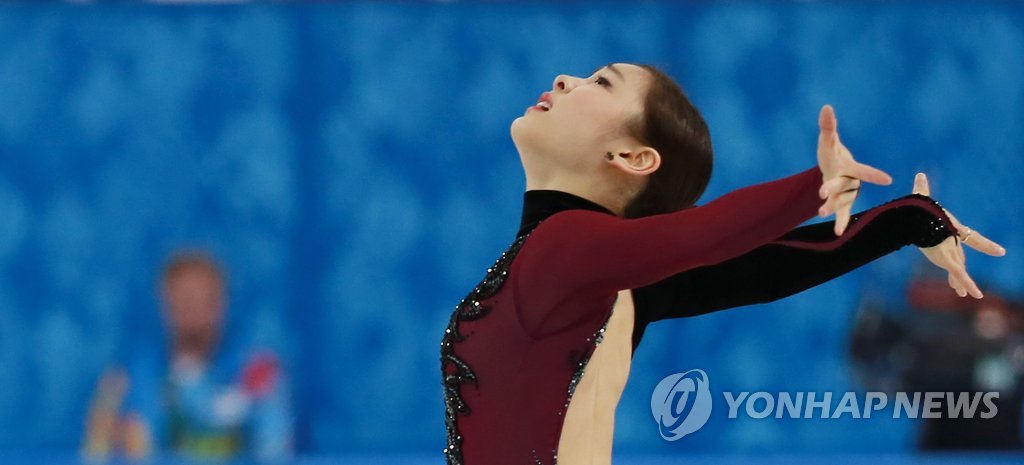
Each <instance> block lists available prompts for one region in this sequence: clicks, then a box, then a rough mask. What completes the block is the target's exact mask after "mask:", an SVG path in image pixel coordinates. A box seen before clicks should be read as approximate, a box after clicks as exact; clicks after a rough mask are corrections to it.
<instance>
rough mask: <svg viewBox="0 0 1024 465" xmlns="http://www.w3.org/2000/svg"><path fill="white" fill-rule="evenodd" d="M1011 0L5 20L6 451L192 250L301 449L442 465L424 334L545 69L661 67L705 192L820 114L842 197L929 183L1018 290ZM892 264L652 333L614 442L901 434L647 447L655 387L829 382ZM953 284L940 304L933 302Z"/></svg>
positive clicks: (398, 7)
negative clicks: (205, 260)
mask: <svg viewBox="0 0 1024 465" xmlns="http://www.w3.org/2000/svg"><path fill="white" fill-rule="evenodd" d="M1022 57H1024V7H1021V6H1018V5H1017V4H1015V3H1012V2H1004V3H997V2H972V3H970V4H969V5H957V4H953V3H947V2H935V3H930V2H913V3H910V4H891V3H879V4H873V3H866V2H840V3H829V4H808V3H782V2H763V3H757V2H728V3H713V2H692V3H686V4H668V3H642V4H636V5H632V4H629V5H627V4H617V3H600V4H584V3H568V4H559V5H544V4H535V3H529V4H476V3H457V4H432V3H396V4H369V3H356V4H345V5H301V6H281V5H278V6H217V7H210V6H205V7H180V6H179V7H156V6H131V5H119V6H96V7H81V6H61V5H51V6H26V5H21V6H5V7H3V8H2V9H0V368H2V372H3V381H2V382H0V451H7V452H26V451H38V450H58V451H60V450H64V451H73V450H75V449H76V448H77V447H78V444H79V442H80V439H81V437H82V427H83V422H84V416H85V409H86V404H87V400H88V398H89V396H90V394H91V391H92V389H93V384H94V382H95V380H96V378H97V376H98V375H99V373H100V372H101V370H102V369H103V368H104V367H105V366H107V364H109V363H111V362H113V361H115V360H120V359H124V358H126V357H128V356H129V355H130V354H131V353H132V352H133V351H136V350H140V349H139V348H140V347H143V346H149V345H152V344H158V343H159V341H160V338H161V337H162V332H161V329H160V328H161V323H160V315H159V312H158V306H157V301H156V297H155V293H154V290H155V286H156V281H157V276H158V273H159V267H160V266H161V264H162V261H163V259H164V258H165V256H166V255H167V254H168V253H169V252H170V251H172V250H174V249H176V248H178V247H180V246H202V247H209V248H210V249H211V250H213V251H214V252H215V253H216V254H217V255H218V256H220V257H221V258H223V260H224V261H225V263H226V264H227V266H228V269H229V273H230V292H231V300H230V311H229V331H228V340H227V344H229V345H233V346H235V347H250V346H266V347H272V348H275V349H276V350H278V351H280V353H281V354H282V356H283V358H284V361H285V364H286V366H287V367H288V369H289V371H290V372H291V377H292V379H293V381H292V384H293V389H294V391H295V404H296V413H297V415H298V421H299V423H298V430H297V431H298V446H299V448H300V451H302V452H305V453H312V454H333V453H349V452H355V453H360V452H374V451H384V450H387V451H391V452H412V453H421V452H422V453H427V454H436V458H437V459H438V460H440V449H441V447H442V444H443V439H442V436H443V415H442V411H443V404H442V401H441V390H440V374H439V363H438V343H439V341H440V337H441V333H442V331H443V328H444V326H445V324H446V322H447V319H448V317H449V314H450V312H451V310H452V308H453V306H454V304H455V303H456V302H458V300H459V299H460V298H461V297H462V296H463V295H464V294H465V293H466V292H467V291H468V290H469V289H470V288H471V287H472V286H473V285H475V284H476V282H477V281H478V280H479V278H480V277H482V275H483V272H484V269H485V268H486V266H487V265H488V264H489V263H491V261H492V260H493V259H494V258H495V257H496V254H498V253H500V252H501V251H502V250H504V248H505V246H506V245H507V244H508V242H509V241H510V240H511V239H512V237H513V235H514V233H515V230H516V227H517V225H518V221H519V213H520V206H521V199H522V190H523V188H524V182H525V181H524V178H523V175H522V171H521V168H520V166H519V160H518V157H517V155H516V153H515V151H514V148H513V146H512V144H511V141H510V139H509V136H508V126H509V124H510V123H511V121H512V120H513V119H514V118H515V117H517V116H518V115H520V114H521V113H522V112H523V110H524V109H525V108H526V107H527V106H528V105H530V104H532V103H533V102H534V101H535V100H536V97H537V95H538V94H539V93H540V92H542V91H544V90H546V89H548V88H550V85H551V81H552V80H553V78H554V76H555V75H556V74H559V73H569V74H577V75H588V74H589V73H590V72H591V71H592V70H593V69H595V68H597V67H599V66H601V65H604V64H605V63H608V62H612V61H631V62H643V63H652V64H656V65H660V66H662V67H663V68H664V69H665V70H667V71H668V72H669V73H670V74H672V75H673V76H675V77H676V78H677V79H678V80H679V81H680V82H681V83H682V85H683V86H684V87H685V88H686V90H687V91H688V93H689V94H690V95H691V97H692V99H693V100H694V102H695V103H696V104H697V105H698V107H699V108H700V109H701V110H702V112H703V113H704V115H705V117H706V118H707V120H708V122H709V124H710V127H711V130H712V134H713V139H714V144H715V148H716V154H717V157H716V167H715V173H714V176H713V179H712V182H711V184H710V187H709V189H708V191H707V193H706V194H705V196H704V198H703V199H702V201H701V203H703V202H706V201H707V200H709V199H712V198H714V197H717V196H719V195H721V194H723V193H725V192H728V191H730V190H732V189H736V188H739V187H742V186H745V185H749V184H751V183H755V182H760V181H765V180H769V179H773V178H777V177H781V176H785V175H788V174H791V173H793V172H796V171H800V170H802V169H805V168H806V167H809V166H811V165H813V164H814V163H815V159H814V144H815V141H816V122H817V111H818V109H819V108H820V107H821V105H822V104H824V103H831V104H833V105H834V106H835V107H836V109H837V112H838V117H839V121H840V131H841V134H842V136H843V139H844V141H845V143H846V144H847V145H848V146H849V147H850V148H851V150H852V151H853V152H854V153H855V155H856V156H857V157H858V158H859V159H860V160H862V161H864V162H865V163H869V164H872V165H875V166H878V167H881V168H883V169H885V170H887V171H888V172H889V173H891V174H892V175H893V176H894V178H895V183H894V185H893V186H891V187H887V188H879V187H871V188H868V189H866V190H865V191H864V193H863V194H862V196H861V198H860V200H859V201H858V205H857V208H856V209H857V210H859V209H864V208H868V207H870V206H872V205H875V204H878V203H882V202H884V201H886V200H888V199H890V198H893V197H896V196H900V195H904V194H906V193H909V192H910V187H911V182H912V178H913V174H914V173H915V172H916V171H918V170H921V171H925V172H926V173H928V174H929V176H930V177H931V180H932V187H933V196H934V197H936V198H937V199H938V200H939V201H940V202H942V203H943V205H944V206H946V207H947V208H949V209H950V210H951V211H952V212H954V213H955V214H956V215H957V216H958V218H959V219H960V220H961V221H963V222H964V223H965V224H968V225H970V226H971V227H972V228H974V229H977V230H979V231H982V232H983V233H985V234H986V235H988V236H989V237H991V238H993V239H995V240H997V241H999V242H1001V243H1002V245H1004V246H1005V247H1006V248H1007V250H1008V255H1007V256H1006V257H1004V258H1000V259H993V258H988V257H984V256H982V255H980V254H977V253H973V252H968V267H969V270H970V271H971V273H972V275H973V276H974V278H975V279H976V280H977V281H978V282H979V284H980V285H981V287H982V289H983V290H985V291H987V292H989V293H995V292H999V293H1004V294H1008V295H1010V296H1014V297H1016V298H1019V296H1020V292H1021V289H1022V286H1021V276H1024V274H1022V272H1024V269H1022V268H1024V259H1022V258H1021V257H1024V235H1022V234H1021V233H1020V232H1019V231H1020V230H1021V226H1022V215H1021V212H1022V208H1021V207H1022V200H1021V199H1022V198H1024V184H1022V183H1021V175H1022V174H1024V136H1022V135H1021V127H1022V126H1024V58H1022ZM920 266H921V258H920V254H919V253H918V252H916V251H914V250H912V249H909V248H908V249H904V250H902V251H900V252H898V253H896V254H893V255H892V256H889V257H886V258H884V259H882V260H879V261H877V262H875V263H873V264H871V265H869V266H868V267H866V268H865V269H862V270H858V271H856V272H854V273H851V274H850V275H847V276H844V277H842V278H840V279H838V280H836V281H834V282H831V283H829V284H826V285H823V286H820V287H818V288H816V289H813V290H811V291H808V292H805V293H803V294H801V295H799V296H796V297H793V298H789V299H786V300H784V301H781V302H778V303H775V304H771V305H763V306H757V307H750V308H744V309H737V310H733V311H729V312H723V313H719V314H715V315H710V316H706V317H701V318H696V319H690V320H685V321H670V322H663V323H659V324H656V325H654V326H653V327H651V328H650V329H649V330H648V333H647V336H646V337H645V340H644V343H643V344H642V345H641V347H640V349H639V351H638V354H637V358H636V360H635V362H634V367H633V371H632V375H631V380H630V384H629V386H628V387H627V391H626V395H625V398H624V399H623V401H622V404H621V406H620V410H619V413H618V423H617V427H616V450H617V451H619V452H623V453H631V452H649V453H669V454H685V453H690V452H696V453H717V452H723V451H732V452H735V451H739V452H760V451H772V452H784V453H790V452H806V451H811V452H829V453H843V452H849V451H860V452H865V451H866V452H873V451H875V452H883V451H884V452H894V451H896V452H898V451H903V450H907V449H910V448H912V447H913V443H914V435H915V434H916V424H915V423H914V422H911V421H906V420H902V421H896V420H891V419H889V420H886V419H885V418H878V419H873V420H852V421H848V420H823V421H815V420H801V421H776V420H726V419H724V411H725V409H724V405H722V406H721V407H722V408H721V409H720V410H718V411H716V412H715V414H714V415H713V417H712V421H711V422H710V423H709V424H708V425H707V426H705V428H704V429H702V430H701V431H700V432H698V433H696V434H695V435H694V436H691V437H688V438H687V439H685V440H683V441H680V442H678V443H666V442H664V441H663V440H661V439H660V437H659V435H658V433H657V430H656V428H655V424H654V422H653V419H652V417H651V414H650V410H649V409H650V407H649V399H650V392H651V390H652V389H653V387H654V386H655V385H656V384H657V382H658V381H660V380H661V379H662V378H663V377H664V376H666V375H669V374H671V373H674V372H677V371H685V370H688V369H691V368H701V369H703V370H704V371H706V372H707V373H708V374H709V375H710V377H711V382H712V389H713V390H714V391H715V392H716V397H718V398H720V394H717V392H718V391H719V390H731V391H742V390H751V391H755V390H769V391H777V390H816V391H826V390H832V391H845V390H848V389H851V388H853V386H854V382H853V379H852V376H851V372H850V368H849V363H848V361H847V358H846V355H845V352H846V346H847V340H848V333H849V331H850V327H851V322H852V318H853V315H854V313H855V310H856V307H857V305H858V303H859V302H860V300H861V299H862V296H863V295H865V294H870V295H877V296H879V298H882V299H885V300H886V301H889V302H893V303H896V304H898V303H899V302H901V299H902V295H903V294H902V285H903V283H904V282H905V281H906V279H907V278H908V277H909V276H911V275H912V274H913V273H916V272H918V269H919V267H920ZM950 292H952V291H950Z"/></svg>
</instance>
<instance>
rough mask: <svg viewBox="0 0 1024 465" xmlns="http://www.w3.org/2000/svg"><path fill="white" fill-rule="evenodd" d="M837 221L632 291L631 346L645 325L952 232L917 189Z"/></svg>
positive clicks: (739, 300) (789, 286) (755, 299)
mask: <svg viewBox="0 0 1024 465" xmlns="http://www.w3.org/2000/svg"><path fill="white" fill-rule="evenodd" d="M834 225H835V221H829V222H823V223H817V224H812V225H809V226H803V227H800V228H797V229H794V230H792V231H790V232H788V233H786V234H784V235H783V236H781V237H780V238H778V239H776V240H775V241H772V242H769V243H767V244H765V245H762V246H760V247H758V248H756V249H754V250H752V251H750V252H748V253H746V254H743V255H740V256H738V257H735V258H732V259H730V260H726V261H724V262H721V263H718V264H715V265H709V266H703V267H699V268H694V269H691V270H687V271H684V272H682V273H679V274H676V275H673V276H670V277H669V278H666V279H664V280H662V281H659V282H657V283H654V284H652V285H649V286H645V287H642V288H637V289H634V290H633V301H634V305H635V307H636V324H635V330H634V347H635V346H636V345H637V344H638V343H639V339H640V336H641V334H642V333H643V329H644V328H643V327H644V326H645V325H646V324H647V323H650V322H653V321H658V320H663V319H667V318H680V317H688V316H696V315H702V314H705V313H710V312H714V311H718V310H724V309H727V308H733V307H739V306H744V305H751V304H757V303H765V302H772V301H775V300H779V299H781V298H783V297H787V296H790V295H793V294H796V293H798V292H800V291H803V290H805V289H809V288H811V287H814V286H816V285H818V284H821V283H824V282H826V281H829V280H831V279H833V278H835V277H838V276H840V275H842V274H845V273H847V272H849V271H852V270H854V269H856V268H858V267H860V266H862V265H864V264H866V263H868V262H870V261H872V260H875V259H876V258H879V257H882V256H884V255H886V254H888V253H890V252H894V251H896V250H898V249H900V248H902V247H903V246H906V245H910V244H913V245H916V246H918V247H931V246H934V245H937V244H939V243H940V242H942V241H943V240H944V239H946V238H947V237H949V236H950V235H955V233H956V231H955V229H954V227H953V225H952V223H951V222H950V221H949V218H948V217H947V216H946V214H945V212H944V211H943V210H942V206H941V205H939V204H938V202H936V201H935V200H933V199H932V198H931V197H928V196H924V195H920V194H910V195H907V196H904V197H900V198H897V199H894V200H891V201H889V202H887V203H885V204H882V205H879V206H877V207H874V208H871V209H868V210H865V211H862V212H859V213H857V214H855V215H851V217H850V224H849V225H848V226H847V229H846V231H844V233H843V235H842V236H840V237H836V235H835V233H834V232H833V227H834Z"/></svg>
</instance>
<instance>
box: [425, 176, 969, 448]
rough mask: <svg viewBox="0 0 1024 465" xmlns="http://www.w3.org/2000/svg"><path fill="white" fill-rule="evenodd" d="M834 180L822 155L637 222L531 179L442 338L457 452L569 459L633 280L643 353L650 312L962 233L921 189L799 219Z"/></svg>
mask: <svg viewBox="0 0 1024 465" xmlns="http://www.w3.org/2000/svg"><path fill="white" fill-rule="evenodd" d="M821 183H822V175H821V171H820V170H819V169H818V168H817V167H814V168H811V169H808V170H806V171H803V172H801V173H797V174H794V175H791V176H789V177H786V178H782V179H779V180H775V181H771V182H766V183H762V184H757V185H753V186H749V187H746V188H743V189H739V190H736V191H733V192H731V193H729V194H726V195H724V196H722V197H720V198H718V199H716V200H714V201H712V202H709V203H707V204H706V205H703V206H699V207H693V208H690V209H687V210H683V211H679V212H674V213H669V214H663V215H654V216H648V217H644V218H636V219H625V218H621V217H618V216H616V215H614V214H613V213H612V212H610V211H609V210H607V209H606V208H604V207H602V206H601V205H598V204H596V203H594V202H591V201H589V200H587V199H584V198H582V197H578V196H575V195H573V194H569V193H566V192H560V191H554V190H531V191H527V192H526V193H525V194H524V203H523V216H522V222H521V225H520V229H519V231H518V233H517V235H516V237H515V239H514V240H513V241H512V244H511V245H510V246H509V247H508V249H507V250H506V251H505V252H504V253H502V254H501V257H499V258H498V260H497V261H496V262H495V263H494V264H493V265H492V266H491V267H490V268H488V269H487V273H486V275H485V277H484V279H483V280H482V281H481V282H480V284H478V285H477V286H476V287H475V288H474V289H473V290H472V291H471V292H470V293H469V294H468V295H467V296H466V298H465V299H463V300H462V301H461V302H460V303H459V304H458V305H457V306H456V307H455V311H454V312H453V313H452V316H451V319H450V321H449V324H448V326H447V328H446V329H445V334H444V336H443V338H442V340H441V372H442V386H443V389H444V401H445V426H446V429H447V443H446V447H445V449H444V454H445V457H446V459H447V463H449V464H452V465H502V464H518V465H525V464H533V465H538V464H540V465H554V464H555V463H556V462H557V458H556V451H557V449H558V440H559V437H560V434H561V430H562V423H563V420H564V418H565V413H566V411H567V409H568V407H569V402H570V400H571V399H572V395H573V392H574V390H575V387H576V384H577V382H578V381H579V380H580V378H581V377H582V375H583V371H584V369H585V368H586V365H587V361H588V360H589V358H590V355H591V354H592V353H593V351H594V349H595V347H596V346H597V344H598V343H600V341H601V335H602V332H603V330H604V327H605V326H606V324H607V322H608V319H609V317H610V315H611V311H612V307H613V305H614V302H615V298H616V295H617V292H618V291H620V290H623V289H631V290H632V293H633V298H634V307H635V312H636V315H635V318H634V331H633V348H634V350H635V349H636V346H637V344H639V342H640V339H641V337H642V335H643V332H644V329H645V328H646V326H647V324H649V323H650V322H653V321H657V320H661V319H665V318H676V317H685V316H693V315H699V314H703V313H708V312H712V311H716V310H721V309H725V308H731V307H736V306H741V305H748V304H753V303H759V302H770V301H773V300H776V299H779V298H782V297H785V296H787V295H791V294H794V293H797V292H799V291H801V290H803V289H807V288H809V287H812V286H814V285H817V284H819V283H822V282H825V281H827V280H829V279H832V278H834V277H836V276H839V275H841V274H843V273H845V272H847V271H849V270H852V269H854V268H857V267H859V266H861V265H863V264H865V263H867V262H869V261H871V260H873V259H875V258H877V257H880V256H882V255H885V254H887V253H889V252H892V251H894V250H897V249H899V248H901V247H903V246H904V245H909V244H915V245H918V246H924V247H927V246H932V245H935V244H938V243H939V242H941V241H942V240H943V239H945V238H946V237H949V236H950V235H951V234H954V233H955V230H954V229H953V226H952V224H951V223H950V222H949V218H948V217H947V216H946V215H945V213H944V212H943V211H942V208H941V206H939V204H938V203H936V202H935V201H934V200H932V199H931V198H929V197H926V196H922V195H916V194H915V195H908V196H905V197H901V198H898V199H896V200H893V201H891V202H889V203H886V204H884V205H881V206H878V207H875V208H872V209H870V210H866V211H864V212H860V213H857V214H856V215H853V216H852V217H851V222H850V225H849V226H848V228H847V231H846V232H844V233H843V236H841V237H835V234H834V233H833V232H832V225H833V223H832V222H825V223H818V224H813V225H810V226H805V227H802V228H797V229H793V228H795V227H796V226H798V225H799V224H801V223H803V222H804V221H806V220H808V219H810V218H812V217H814V216H815V215H816V214H817V211H818V207H819V206H821V205H822V203H823V201H822V200H821V199H820V198H819V197H818V188H819V187H820V186H821Z"/></svg>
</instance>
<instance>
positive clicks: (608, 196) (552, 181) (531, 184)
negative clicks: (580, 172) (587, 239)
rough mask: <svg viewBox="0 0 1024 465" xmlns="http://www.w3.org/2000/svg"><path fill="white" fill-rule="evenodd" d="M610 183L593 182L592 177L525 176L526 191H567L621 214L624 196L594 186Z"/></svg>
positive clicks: (608, 183) (624, 206) (624, 207)
mask: <svg viewBox="0 0 1024 465" xmlns="http://www.w3.org/2000/svg"><path fill="white" fill-rule="evenodd" d="M610 185H612V183H611V182H595V181H594V180H593V179H590V180H583V179H580V178H577V177H569V178H558V177H551V178H548V179H545V180H537V179H536V178H534V177H531V176H527V177H526V190H527V191H533V190H549V191H561V192H567V193H569V194H572V195H575V196H577V197H582V198H584V199H586V200H589V201H591V202H593V203H595V204H597V205H600V206H602V207H604V208H605V209H606V210H608V211H610V212H612V213H614V214H615V215H616V216H622V215H623V214H624V212H625V210H626V202H625V201H624V200H622V199H623V197H624V196H622V195H615V194H613V193H612V192H610V191H609V189H598V188H595V186H610Z"/></svg>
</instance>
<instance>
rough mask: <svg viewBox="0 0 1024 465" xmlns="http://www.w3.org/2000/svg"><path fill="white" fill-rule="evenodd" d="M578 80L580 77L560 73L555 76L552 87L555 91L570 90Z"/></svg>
mask: <svg viewBox="0 0 1024 465" xmlns="http://www.w3.org/2000/svg"><path fill="white" fill-rule="evenodd" d="M578 82H579V78H576V77H572V76H567V75H565V74H559V75H558V76H556V77H555V82H554V84H552V85H551V89H552V90H554V91H555V92H570V91H572V89H573V88H575V87H576V83H578Z"/></svg>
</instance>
